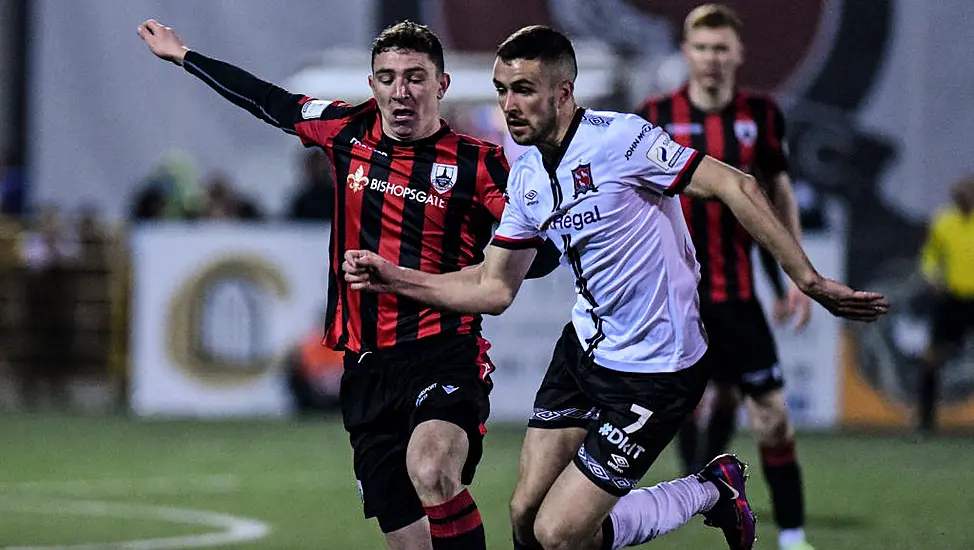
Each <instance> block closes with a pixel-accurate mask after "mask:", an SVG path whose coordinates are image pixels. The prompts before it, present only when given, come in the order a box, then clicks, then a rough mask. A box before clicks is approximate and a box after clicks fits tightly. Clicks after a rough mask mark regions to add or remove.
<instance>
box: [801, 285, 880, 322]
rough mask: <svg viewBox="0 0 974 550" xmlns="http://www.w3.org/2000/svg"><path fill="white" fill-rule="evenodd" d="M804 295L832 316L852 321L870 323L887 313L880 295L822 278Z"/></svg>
mask: <svg viewBox="0 0 974 550" xmlns="http://www.w3.org/2000/svg"><path fill="white" fill-rule="evenodd" d="M805 293H806V294H808V296H809V297H811V298H812V299H813V300H815V301H816V302H818V303H820V304H822V307H824V308H825V309H827V310H829V312H830V313H831V314H832V315H835V316H837V317H845V318H846V319H852V320H853V321H865V322H872V321H875V320H876V319H879V318H880V317H882V316H883V315H886V312H887V311H889V302H887V301H886V297H885V296H883V295H882V294H879V293H877V292H866V291H863V290H853V289H851V288H849V287H847V286H846V285H844V284H842V283H840V282H838V281H833V280H832V279H826V278H824V277H823V278H821V279H820V280H819V281H817V282H816V283H815V284H813V285H810V286H809V287H808V288H807V289H805Z"/></svg>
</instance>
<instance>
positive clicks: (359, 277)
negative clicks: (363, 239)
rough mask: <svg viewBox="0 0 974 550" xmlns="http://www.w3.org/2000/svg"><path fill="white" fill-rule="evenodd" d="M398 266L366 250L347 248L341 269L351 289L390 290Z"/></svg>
mask: <svg viewBox="0 0 974 550" xmlns="http://www.w3.org/2000/svg"><path fill="white" fill-rule="evenodd" d="M398 269H399V267H398V266H397V265H395V264H393V263H392V262H390V261H389V260H386V259H384V258H382V257H381V256H379V255H378V254H376V253H375V252H369V251H368V250H348V251H346V252H345V261H344V263H342V271H344V272H345V281H346V282H348V283H349V284H350V286H351V287H352V290H368V291H371V292H392V291H393V289H394V288H395V285H396V278H395V276H396V272H397V271H398Z"/></svg>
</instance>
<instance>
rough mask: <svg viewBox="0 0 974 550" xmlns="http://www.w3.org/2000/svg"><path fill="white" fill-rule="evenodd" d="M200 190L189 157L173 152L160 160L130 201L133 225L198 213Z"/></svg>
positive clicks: (186, 216)
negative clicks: (144, 221) (139, 222)
mask: <svg viewBox="0 0 974 550" xmlns="http://www.w3.org/2000/svg"><path fill="white" fill-rule="evenodd" d="M198 193H199V189H198V186H197V181H196V175H195V173H194V171H193V168H192V165H191V163H190V160H189V157H187V156H186V155H185V154H183V153H178V152H173V153H168V154H166V155H164V156H163V157H162V160H161V161H160V162H159V165H158V166H157V167H156V168H155V170H154V171H153V173H152V174H151V175H150V176H149V177H148V178H147V179H146V181H145V183H143V184H142V186H140V188H139V190H138V191H137V192H136V195H135V197H134V199H133V204H132V211H131V218H132V220H133V221H143V220H162V219H186V218H190V217H192V216H193V215H194V213H195V212H196V210H197V202H198V201H197V198H198Z"/></svg>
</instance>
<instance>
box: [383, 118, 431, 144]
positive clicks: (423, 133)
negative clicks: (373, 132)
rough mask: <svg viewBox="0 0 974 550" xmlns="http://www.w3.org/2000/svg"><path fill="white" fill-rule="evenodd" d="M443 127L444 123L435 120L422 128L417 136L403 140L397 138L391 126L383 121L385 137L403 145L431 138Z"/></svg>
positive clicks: (417, 132)
mask: <svg viewBox="0 0 974 550" xmlns="http://www.w3.org/2000/svg"><path fill="white" fill-rule="evenodd" d="M441 127H442V123H441V122H440V119H439V118H437V119H436V120H434V121H433V122H431V123H430V124H428V125H425V126H422V127H420V128H419V129H418V130H417V131H416V134H415V135H412V136H410V137H409V139H403V138H400V137H396V134H394V133H393V132H392V128H391V125H389V124H387V123H386V121H385V120H383V121H382V133H383V134H385V136H386V137H387V138H389V139H391V140H393V141H398V142H402V143H410V142H413V141H419V140H421V139H426V138H428V137H430V136H431V135H433V134H435V133H436V132H438V131H439V129H440V128H441Z"/></svg>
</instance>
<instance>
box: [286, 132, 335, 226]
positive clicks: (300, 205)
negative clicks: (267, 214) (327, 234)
mask: <svg viewBox="0 0 974 550" xmlns="http://www.w3.org/2000/svg"><path fill="white" fill-rule="evenodd" d="M302 160H303V161H304V166H303V170H302V173H301V184H300V186H299V187H298V190H297V192H296V193H295V195H294V197H293V198H292V199H291V206H290V209H289V211H288V218H289V219H291V220H305V221H306V220H330V219H331V218H332V215H333V212H334V209H335V175H334V171H333V169H332V166H331V163H330V162H329V161H328V157H327V156H326V155H325V153H324V151H322V150H320V149H311V150H309V151H308V152H307V153H306V154H305V155H304V156H303V157H302Z"/></svg>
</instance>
